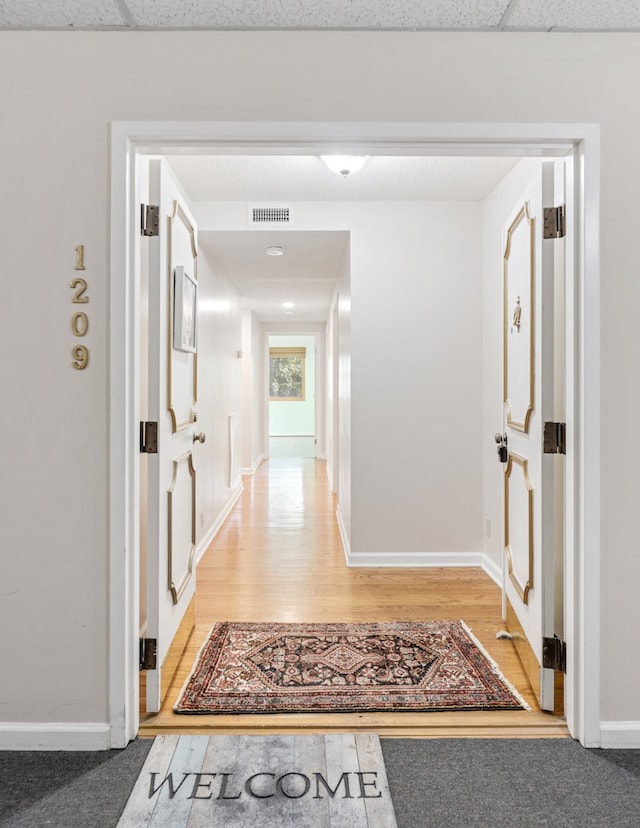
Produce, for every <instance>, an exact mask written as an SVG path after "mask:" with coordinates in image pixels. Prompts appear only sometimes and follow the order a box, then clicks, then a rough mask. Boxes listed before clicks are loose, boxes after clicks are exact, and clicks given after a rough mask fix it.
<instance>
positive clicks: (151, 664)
mask: <svg viewBox="0 0 640 828" xmlns="http://www.w3.org/2000/svg"><path fill="white" fill-rule="evenodd" d="M157 653H158V639H157V638H141V639H140V669H141V670H155V669H156V655H157Z"/></svg>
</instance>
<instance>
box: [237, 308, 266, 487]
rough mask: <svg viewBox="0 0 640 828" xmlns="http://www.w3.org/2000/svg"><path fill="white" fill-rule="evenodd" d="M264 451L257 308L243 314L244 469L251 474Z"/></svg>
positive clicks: (243, 470)
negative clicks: (254, 310)
mask: <svg viewBox="0 0 640 828" xmlns="http://www.w3.org/2000/svg"><path fill="white" fill-rule="evenodd" d="M262 454H263V446H262V338H261V332H260V323H259V322H258V320H257V319H256V316H255V314H254V313H253V311H250V310H244V311H243V314H242V472H243V474H250V473H251V472H252V471H253V470H254V469H255V468H256V464H257V463H258V462H259V460H260V458H261V456H262Z"/></svg>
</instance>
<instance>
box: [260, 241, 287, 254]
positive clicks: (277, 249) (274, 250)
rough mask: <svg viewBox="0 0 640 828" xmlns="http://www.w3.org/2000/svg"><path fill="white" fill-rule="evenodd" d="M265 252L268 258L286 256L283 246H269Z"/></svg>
mask: <svg viewBox="0 0 640 828" xmlns="http://www.w3.org/2000/svg"><path fill="white" fill-rule="evenodd" d="M264 252H265V253H266V254H267V256H282V255H283V254H284V247H283V246H282V245H281V244H268V245H267V246H266V247H265V249H264Z"/></svg>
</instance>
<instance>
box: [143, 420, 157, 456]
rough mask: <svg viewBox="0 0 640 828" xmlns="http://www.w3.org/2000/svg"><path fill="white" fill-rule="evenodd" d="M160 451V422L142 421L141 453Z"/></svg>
mask: <svg viewBox="0 0 640 828" xmlns="http://www.w3.org/2000/svg"><path fill="white" fill-rule="evenodd" d="M157 453H158V423H156V422H143V423H140V454H157Z"/></svg>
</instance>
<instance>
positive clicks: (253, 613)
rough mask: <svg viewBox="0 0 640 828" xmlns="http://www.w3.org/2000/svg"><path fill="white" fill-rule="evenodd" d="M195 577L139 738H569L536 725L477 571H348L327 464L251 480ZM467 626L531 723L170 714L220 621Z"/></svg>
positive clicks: (507, 715) (284, 468)
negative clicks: (179, 640) (163, 694)
mask: <svg viewBox="0 0 640 828" xmlns="http://www.w3.org/2000/svg"><path fill="white" fill-rule="evenodd" d="M244 487H245V489H244V492H243V495H242V497H241V499H240V500H239V502H238V504H237V505H236V507H235V508H234V510H233V512H232V513H231V515H230V516H229V518H228V519H227V521H226V522H225V524H224V525H223V527H222V528H221V530H220V532H219V533H218V535H217V536H216V537H215V539H214V540H213V542H212V543H211V545H210V547H209V549H208V550H207V551H206V553H205V554H204V556H203V557H202V560H201V562H200V564H199V565H198V569H197V575H196V577H197V590H196V626H195V631H194V633H193V635H192V636H191V638H190V640H189V643H188V645H187V648H186V650H185V653H184V656H183V658H182V660H181V661H180V664H179V665H178V669H177V672H176V676H175V679H174V681H173V683H172V684H171V687H170V688H169V692H168V694H167V698H166V700H165V703H164V705H163V708H162V710H161V711H160V713H158V714H156V715H149V716H146V715H144V714H142V715H141V726H140V735H143V736H150V735H156V734H159V733H210V734H228V733H301V732H307V733H327V732H340V731H342V732H355V731H362V730H364V731H373V732H376V733H379V734H380V735H383V736H420V737H423V738H424V737H430V736H434V737H440V736H484V737H487V736H503V737H504V736H518V737H525V736H532V737H537V738H540V737H547V736H550V737H558V736H567V735H568V734H567V730H566V727H565V724H564V720H563V719H562V718H561V717H558V716H553V715H550V714H547V713H542V712H541V711H540V710H539V708H538V706H537V704H536V701H535V698H534V696H533V694H532V691H531V688H530V686H529V684H528V682H527V679H526V677H525V675H524V672H523V670H522V666H521V664H520V661H519V659H518V656H517V654H516V652H515V649H514V647H513V645H512V643H511V642H510V641H499V640H496V637H495V635H496V632H497V631H498V630H499V629H501V628H502V622H501V616H500V606H501V603H500V601H501V599H500V590H499V589H498V587H497V586H496V585H495V583H494V582H493V581H492V580H491V579H490V578H489V576H488V575H486V574H485V573H484V572H482V571H481V570H479V569H475V568H446V569H445V568H437V569H436V568H434V569H390V568H379V569H350V568H348V567H347V566H346V564H345V559H344V552H343V549H342V544H341V541H340V534H339V531H338V526H337V522H336V519H335V505H336V504H335V498H334V497H333V496H332V495H331V494H330V492H329V486H328V482H327V476H326V467H325V463H324V462H322V461H317V460H270V461H267V462H265V463H263V464H262V465H261V466H260V467H259V469H258V470H257V472H256V474H255V475H254V476H252V477H244ZM438 619H442V620H451V619H463V620H464V621H465V622H466V623H467V624H468V626H469V627H470V628H471V630H472V631H473V633H474V634H475V635H476V637H477V638H478V639H479V640H480V642H481V643H482V644H483V646H484V647H485V649H486V650H487V651H488V652H489V653H490V655H491V656H492V657H493V658H494V660H495V661H496V662H497V663H498V665H499V666H500V668H501V670H502V671H503V673H504V674H505V675H506V677H507V678H508V679H509V681H510V682H511V683H512V684H513V685H514V686H515V687H516V689H517V690H518V691H519V692H520V693H521V695H522V696H524V698H525V699H526V701H527V702H528V703H529V705H530V706H531V708H532V709H531V711H505V712H480V713H419V714H414V713H399V714H390V713H385V714H373V713H363V714H359V715H355V716H354V715H351V714H326V713H322V714H277V715H237V716H236V715H198V716H193V715H192V716H188V715H179V714H175V713H173V710H172V707H173V704H174V703H175V700H176V698H177V695H178V694H179V692H180V690H181V688H182V686H183V684H184V682H185V680H186V678H187V676H188V674H189V672H190V670H191V668H192V666H193V662H194V660H195V658H196V655H197V653H198V650H199V648H200V646H201V644H202V642H203V641H204V640H205V638H206V636H207V634H208V632H209V630H210V629H211V626H212V625H213V624H214V622H216V621H292V622H295V621H377V620H389V621H393V620H397V621H401V620H402V621H411V620H438Z"/></svg>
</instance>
